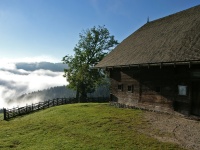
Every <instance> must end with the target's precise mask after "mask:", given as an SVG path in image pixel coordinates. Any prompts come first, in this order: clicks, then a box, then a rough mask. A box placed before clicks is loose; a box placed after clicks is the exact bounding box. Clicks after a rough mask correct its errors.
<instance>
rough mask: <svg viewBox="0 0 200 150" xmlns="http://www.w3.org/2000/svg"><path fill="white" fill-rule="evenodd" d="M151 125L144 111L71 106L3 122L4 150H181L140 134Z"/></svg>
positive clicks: (0, 138)
mask: <svg viewBox="0 0 200 150" xmlns="http://www.w3.org/2000/svg"><path fill="white" fill-rule="evenodd" d="M147 127H148V125H147V123H146V122H145V121H143V113H142V111H140V110H129V109H118V108H114V107H110V106H108V104H94V103H89V104H69V105H62V106H57V107H53V108H49V109H46V110H42V111H39V112H36V113H33V114H30V115H26V116H23V117H18V118H15V119H13V120H10V121H3V120H2V119H1V121H0V149H20V150H21V149H26V150H36V149H37V150H38V149H40V150H55V149H67V150H70V149H88V150H93V149H105V150H109V149H120V150H129V149H130V150H141V149H142V150H145V149H148V150H150V149H161V150H164V149H176V150H177V149H181V148H180V147H178V146H177V145H174V144H172V143H162V142H159V141H157V140H156V139H154V138H151V137H149V136H147V135H145V134H143V133H140V132H138V130H142V129H143V128H147Z"/></svg>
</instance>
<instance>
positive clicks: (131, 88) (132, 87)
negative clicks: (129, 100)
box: [128, 85, 134, 93]
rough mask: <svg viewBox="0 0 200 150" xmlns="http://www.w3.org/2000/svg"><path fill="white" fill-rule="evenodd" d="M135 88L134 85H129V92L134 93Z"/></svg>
mask: <svg viewBox="0 0 200 150" xmlns="http://www.w3.org/2000/svg"><path fill="white" fill-rule="evenodd" d="M133 90H134V86H133V85H128V92H131V93H133Z"/></svg>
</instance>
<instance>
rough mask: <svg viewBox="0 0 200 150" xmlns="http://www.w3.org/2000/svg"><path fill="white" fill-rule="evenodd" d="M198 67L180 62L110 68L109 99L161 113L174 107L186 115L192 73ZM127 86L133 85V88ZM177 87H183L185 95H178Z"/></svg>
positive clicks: (189, 101) (188, 108)
mask: <svg viewBox="0 0 200 150" xmlns="http://www.w3.org/2000/svg"><path fill="white" fill-rule="evenodd" d="M198 67H199V66H194V67H193V68H190V67H189V66H184V65H183V66H176V67H174V66H164V67H160V66H153V67H141V68H139V67H138V68H137V67H132V68H131V67H127V68H114V69H110V70H109V71H110V78H111V89H110V91H111V101H115V102H118V103H121V104H125V105H129V106H137V107H141V108H144V109H152V110H157V111H164V112H173V111H174V110H175V111H178V112H180V113H183V114H185V115H189V114H190V111H191V81H192V80H193V78H192V77H191V72H193V71H194V70H196V69H197V68H198ZM198 80H200V79H198ZM119 85H121V86H122V89H120V88H119ZM130 86H132V87H133V89H132V91H130ZM179 86H185V87H186V95H180V93H179ZM128 88H129V89H128Z"/></svg>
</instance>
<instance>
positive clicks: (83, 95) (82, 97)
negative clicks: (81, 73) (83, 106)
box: [80, 83, 87, 103]
mask: <svg viewBox="0 0 200 150" xmlns="http://www.w3.org/2000/svg"><path fill="white" fill-rule="evenodd" d="M85 88H86V86H85V85H84V84H83V83H81V86H80V94H81V95H80V102H82V103H85V102H87V92H86V90H85Z"/></svg>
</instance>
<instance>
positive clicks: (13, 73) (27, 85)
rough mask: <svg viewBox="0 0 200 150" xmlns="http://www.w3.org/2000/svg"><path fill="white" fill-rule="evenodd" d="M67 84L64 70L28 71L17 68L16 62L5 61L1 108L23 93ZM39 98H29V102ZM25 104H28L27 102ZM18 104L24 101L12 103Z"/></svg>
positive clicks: (0, 86)
mask: <svg viewBox="0 0 200 150" xmlns="http://www.w3.org/2000/svg"><path fill="white" fill-rule="evenodd" d="M66 84H67V82H66V79H65V78H64V77H63V72H53V71H50V70H43V69H40V70H35V71H26V70H23V69H16V66H15V64H14V63H7V64H6V63H4V65H1V66H0V108H2V107H10V105H9V104H8V103H7V102H8V101H10V100H11V101H12V100H13V99H15V98H16V97H18V96H20V95H22V94H25V93H30V92H33V91H38V90H43V89H47V88H50V87H54V86H63V85H66ZM39 99H40V98H35V99H32V100H28V102H29V103H34V102H38V101H39ZM23 104H26V102H24V103H23ZM18 105H22V103H13V104H12V106H18Z"/></svg>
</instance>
